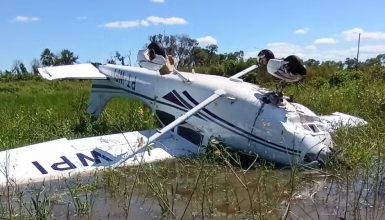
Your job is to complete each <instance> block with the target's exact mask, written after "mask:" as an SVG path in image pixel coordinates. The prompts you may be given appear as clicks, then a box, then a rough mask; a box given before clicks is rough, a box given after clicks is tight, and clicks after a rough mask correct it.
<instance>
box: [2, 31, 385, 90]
mask: <svg viewBox="0 0 385 220" xmlns="http://www.w3.org/2000/svg"><path fill="white" fill-rule="evenodd" d="M148 40H149V42H158V43H160V44H162V45H163V47H164V48H165V50H166V53H167V54H168V55H172V56H174V57H175V58H176V59H177V60H178V69H180V70H182V71H195V72H200V73H207V74H216V75H223V76H230V75H233V74H235V73H237V72H239V71H241V70H243V69H245V68H247V67H248V66H250V65H252V64H255V63H256V62H257V61H256V58H255V57H252V58H247V59H246V58H245V57H244V52H243V51H242V50H240V51H235V52H231V53H218V46H217V45H215V44H212V45H207V46H205V47H201V46H199V43H198V41H197V40H196V39H192V38H190V37H189V36H188V35H163V34H157V35H152V36H149V38H148ZM145 46H147V45H145ZM78 58H79V57H78V56H77V55H75V53H74V52H72V51H70V50H68V49H63V50H61V51H60V52H59V53H57V54H55V53H53V52H52V51H51V50H50V49H49V48H46V49H44V50H43V51H42V53H41V54H40V57H39V59H34V60H33V61H32V63H31V69H32V74H35V75H38V70H37V69H38V68H39V67H45V66H56V65H69V64H74V63H77V60H78ZM105 62H106V63H110V64H120V65H132V62H131V51H128V53H126V54H123V53H121V52H118V51H116V52H115V53H114V55H113V56H111V58H109V59H107V60H106V61H105ZM304 65H306V67H307V69H308V76H307V80H308V79H311V78H313V77H315V76H317V77H320V76H321V77H322V76H325V77H328V75H330V74H333V73H335V72H336V71H338V70H343V69H347V70H358V69H365V68H369V67H373V66H376V65H377V66H384V65H385V54H379V55H378V56H377V57H375V58H371V59H368V60H366V61H361V62H357V60H356V58H346V60H345V61H344V62H342V61H322V62H321V61H318V60H315V59H308V60H306V61H304ZM265 71H266V70H265V69H263V68H259V69H257V70H256V71H254V72H253V73H251V74H249V75H248V76H247V79H246V80H248V81H250V82H253V83H263V82H265V81H269V80H271V78H270V77H269V76H268V75H267V74H264V72H265ZM0 73H1V72H0ZM5 73H13V74H28V73H29V72H28V70H27V68H26V66H25V64H24V63H22V62H21V61H15V63H14V65H13V67H12V68H11V70H9V71H8V70H7V71H5ZM257 76H258V77H257Z"/></svg>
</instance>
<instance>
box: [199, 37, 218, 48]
mask: <svg viewBox="0 0 385 220" xmlns="http://www.w3.org/2000/svg"><path fill="white" fill-rule="evenodd" d="M196 40H197V41H198V43H199V45H200V46H203V47H204V46H207V45H212V44H215V45H218V42H217V39H215V38H214V37H212V36H205V37H200V38H197V39H196Z"/></svg>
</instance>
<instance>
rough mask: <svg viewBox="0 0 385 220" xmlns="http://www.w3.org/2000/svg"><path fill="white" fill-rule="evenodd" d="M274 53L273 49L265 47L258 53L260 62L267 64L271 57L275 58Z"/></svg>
mask: <svg viewBox="0 0 385 220" xmlns="http://www.w3.org/2000/svg"><path fill="white" fill-rule="evenodd" d="M274 58H275V56H274V53H273V52H271V50H268V49H263V50H261V51H260V52H259V53H258V62H259V63H261V64H263V65H266V64H267V63H268V62H269V60H270V59H274Z"/></svg>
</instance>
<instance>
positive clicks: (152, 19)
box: [100, 16, 187, 29]
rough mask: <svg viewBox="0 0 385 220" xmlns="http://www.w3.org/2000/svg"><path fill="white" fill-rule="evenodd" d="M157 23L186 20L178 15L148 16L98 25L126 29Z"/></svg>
mask: <svg viewBox="0 0 385 220" xmlns="http://www.w3.org/2000/svg"><path fill="white" fill-rule="evenodd" d="M159 24H164V25H181V24H187V21H186V20H185V19H183V18H178V17H169V18H162V17H158V16H149V17H147V18H146V19H142V20H131V21H114V22H109V23H106V24H103V25H100V26H101V27H106V28H114V29H127V28H135V27H148V26H150V25H159Z"/></svg>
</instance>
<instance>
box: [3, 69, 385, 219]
mask: <svg viewBox="0 0 385 220" xmlns="http://www.w3.org/2000/svg"><path fill="white" fill-rule="evenodd" d="M285 91H286V95H293V96H294V100H295V101H296V102H299V103H302V104H304V105H306V106H308V107H309V108H310V109H312V110H314V111H315V112H317V113H320V114H329V113H332V112H335V111H340V112H345V113H349V114H353V115H356V116H359V117H362V118H364V119H365V120H367V121H368V122H369V124H368V125H367V126H364V127H358V128H344V129H341V130H339V131H338V132H336V133H334V134H333V140H334V141H335V146H336V149H337V151H338V159H336V160H335V161H333V162H331V163H330V164H329V165H328V167H327V168H325V169H324V170H323V171H319V172H318V174H322V179H327V183H328V185H327V186H328V187H327V189H328V190H329V189H330V192H333V193H334V196H333V198H335V199H334V200H332V199H330V198H329V195H328V196H326V197H322V196H319V197H318V198H317V199H318V200H317V199H315V200H314V201H315V206H316V207H317V206H318V205H319V206H320V207H321V206H322V205H325V202H326V203H328V202H329V203H332V205H336V206H338V207H341V208H340V209H339V210H338V211H337V214H336V215H338V216H340V217H346V218H363V219H365V217H366V219H381V218H382V217H385V215H383V214H381V213H380V211H381V209H382V207H383V205H384V202H383V201H382V199H381V198H382V193H383V192H384V191H383V184H384V183H383V178H384V177H385V176H384V175H385V173H384V172H383V170H384V168H385V166H384V163H383V159H384V153H385V144H384V143H385V97H384V96H385V77H384V76H383V75H380V77H378V76H376V77H374V76H373V73H372V72H369V73H368V72H360V71H339V72H337V73H335V74H331V75H330V76H328V77H327V78H313V79H312V80H309V81H307V82H306V84H305V83H301V84H297V85H291V86H289V87H287V88H286V89H285ZM89 92H90V82H89V81H72V82H69V81H55V82H49V81H43V80H40V79H28V80H13V79H10V80H9V79H7V80H0V123H1V126H0V149H2V150H4V149H8V148H14V147H20V146H23V145H27V144H32V143H38V142H42V141H47V140H52V139H56V138H62V137H67V138H78V137H85V136H94V135H101V134H111V133H119V132H122V131H131V130H143V129H149V128H155V127H157V126H158V124H157V122H156V120H155V117H154V116H153V114H152V112H151V111H150V110H149V109H148V108H146V107H145V106H143V105H142V104H141V103H140V102H138V101H134V100H123V99H114V100H112V101H111V102H110V103H109V104H108V106H107V108H106V110H105V111H104V112H103V114H102V116H101V117H100V118H99V119H98V121H96V122H94V121H93V120H92V118H91V117H90V116H89V115H88V114H87V113H86V107H87V100H88V95H89ZM319 178H320V176H319V175H317V177H313V176H309V175H308V174H307V172H303V171H302V170H301V169H300V168H298V167H292V168H290V169H286V170H284V171H281V170H278V169H277V168H274V167H272V166H270V165H269V164H265V163H260V164H258V165H257V167H256V168H254V169H251V170H248V171H247V172H244V170H243V169H242V168H240V167H238V166H236V165H234V164H230V163H229V162H228V154H227V152H226V151H222V153H219V154H216V153H214V154H212V155H208V156H201V157H198V158H195V159H179V160H176V161H173V162H162V163H158V164H156V165H145V166H143V167H142V169H141V170H139V171H138V170H137V169H136V168H126V169H119V170H115V171H110V172H104V173H103V174H101V175H98V176H97V177H93V178H92V181H86V182H83V181H78V182H76V181H72V182H70V183H68V184H67V185H65V190H64V191H65V192H66V197H65V198H66V201H67V202H68V204H69V205H68V207H66V208H67V209H68V210H70V211H68V213H70V215H71V216H77V217H79V216H83V217H85V218H86V217H88V218H98V217H100V216H101V214H100V213H98V211H97V209H93V208H92V207H93V206H98V204H99V203H95V198H113V199H112V200H113V201H114V202H116V203H118V204H120V205H121V207H120V209H119V210H115V211H114V212H115V214H116V216H118V217H119V218H133V217H134V218H137V217H140V216H138V215H134V216H132V215H130V214H129V213H130V206H131V205H132V198H134V197H135V198H142V199H143V200H145V201H147V200H149V199H148V198H150V200H151V201H155V203H156V204H157V207H158V208H155V209H156V210H158V212H157V213H158V214H159V213H160V215H161V216H163V217H167V218H168V217H170V218H181V217H182V218H183V217H184V218H186V219H190V218H193V217H198V218H213V219H221V218H222V217H224V216H227V217H232V218H234V217H235V218H237V217H238V218H255V219H277V218H279V217H288V218H294V215H293V214H294V213H292V212H290V210H296V208H295V207H297V209H298V207H302V206H300V205H298V202H295V200H296V199H295V198H297V197H296V195H297V194H298V191H300V190H301V189H303V187H304V186H305V185H307V184H308V183H309V182H314V181H316V180H319ZM330 183H331V184H330ZM338 189H346V190H338ZM367 189H369V190H367ZM27 194H28V196H27V197H25V195H27ZM43 195H44V196H43ZM325 195H326V194H325ZM39 196H40V197H39ZM10 198H12V199H10ZM18 198H19V199H18ZM15 201H16V202H15ZM55 201H57V198H56V197H55V196H53V195H52V194H47V192H46V191H45V192H44V193H43V192H42V191H34V192H33V193H31V192H29V193H26V192H23V191H20V189H19V188H18V187H13V188H12V189H9V188H8V189H6V190H5V191H3V193H2V194H1V195H0V202H1V203H0V204H1V205H0V218H8V219H9V218H11V219H17V218H34V219H36V218H39V219H45V218H55V217H56V218H57V217H58V214H57V213H59V212H60V211H57V210H58V207H57V205H56V206H55V204H57V203H55ZM363 201H365V204H366V203H368V204H371V209H370V210H369V211H368V210H367V209H366V212H364V209H363V205H362V204H363ZM114 202H113V203H112V204H115V203H114ZM143 203H145V202H143ZM36 204H40V205H36ZM295 204H297V205H295ZM99 206H100V204H99ZM132 209H133V208H132V207H131V212H133V211H132ZM111 210H112V209H111ZM302 212H303V213H305V214H307V212H306V210H305V211H303V210H302ZM317 213H318V212H317ZM368 213H369V214H368ZM112 214H113V213H112ZM305 214H303V216H305V217H306V215H305ZM365 214H366V215H365ZM308 215H311V214H308ZM311 216H313V217H314V218H317V215H316V214H314V215H311ZM362 216H364V217H362ZM318 217H319V215H318ZM71 218H72V217H71ZM79 218H80V217H79ZM101 218H103V217H101ZM294 219H295V218H294Z"/></svg>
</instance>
